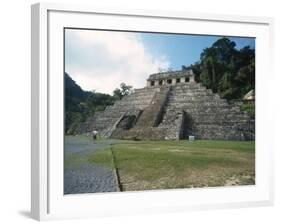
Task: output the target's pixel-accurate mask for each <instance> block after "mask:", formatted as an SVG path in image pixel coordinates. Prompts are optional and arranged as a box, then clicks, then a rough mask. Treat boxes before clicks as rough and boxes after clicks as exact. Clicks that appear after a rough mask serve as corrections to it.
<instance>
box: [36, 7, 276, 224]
mask: <svg viewBox="0 0 281 224" xmlns="http://www.w3.org/2000/svg"><path fill="white" fill-rule="evenodd" d="M31 8H32V10H31V13H32V21H31V24H32V35H31V36H32V40H31V42H32V149H31V154H32V164H31V177H32V183H31V192H32V195H31V196H32V197H31V214H32V217H33V218H34V219H37V220H50V219H65V218H81V217H99V216H114V215H126V214H141V213H155V212H174V211H186V210H194V209H209V208H229V207H248V206H264V205H271V204H272V203H273V152H272V149H273V147H272V146H271V144H272V143H271V141H270V132H268V131H264V130H267V128H269V124H270V122H271V120H270V108H268V107H266V105H267V102H268V98H269V97H270V96H269V95H268V90H269V88H270V86H271V81H270V74H272V70H271V67H272V65H271V61H272V57H273V54H272V50H273V24H274V21H273V19H271V18H262V17H248V16H233V15H215V14H203V13H191V12H166V11H146V10H130V11H128V10H122V9H97V8H95V7H91V6H76V5H62V4H49V3H38V4H35V5H32V7H31ZM64 27H83V28H99V29H113V30H136V31H161V32H170V33H173V32H179V31H181V33H192V34H210V35H212V34H213V35H214V34H217V35H232V36H251V37H255V38H256V99H257V101H256V102H257V103H256V185H255V186H239V187H219V188H203V189H179V190H164V191H162V190H159V191H145V192H122V193H120V192H118V193H96V194H83V195H68V196H64V195H63V188H62V186H63V185H62V184H63V169H62V167H63V159H62V158H63V131H62V130H63V129H62V128H63V119H64V118H63V113H62V111H63V108H62V107H63V98H62V96H63V94H62V93H63V66H64V65H63V63H62V62H63V32H62V30H63V28H64ZM60 74H61V75H60ZM263 74H267V75H268V76H265V75H263ZM268 77H269V78H268Z"/></svg>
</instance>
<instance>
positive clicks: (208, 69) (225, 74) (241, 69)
mask: <svg viewBox="0 0 281 224" xmlns="http://www.w3.org/2000/svg"><path fill="white" fill-rule="evenodd" d="M235 46H236V44H235V42H233V41H231V40H229V39H228V38H221V39H219V40H217V41H216V42H215V43H213V45H212V46H211V47H208V48H205V49H204V50H203V52H202V53H201V56H200V61H198V62H196V63H195V64H193V65H190V66H188V67H186V66H183V67H182V68H183V69H192V70H193V72H194V74H195V80H196V81H198V82H201V83H203V85H205V86H206V87H207V88H210V89H212V90H213V92H218V93H219V94H220V95H221V96H222V97H223V98H225V99H227V100H231V99H242V98H243V96H244V95H245V94H246V93H247V92H249V91H250V90H252V89H253V90H254V89H255V50H254V49H251V48H250V47H249V46H245V47H243V48H241V49H240V50H238V49H237V48H236V47H235Z"/></svg>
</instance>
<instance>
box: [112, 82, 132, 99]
mask: <svg viewBox="0 0 281 224" xmlns="http://www.w3.org/2000/svg"><path fill="white" fill-rule="evenodd" d="M132 89H133V87H132V86H128V85H126V84H125V83H123V82H122V83H121V84H120V89H118V88H116V89H115V90H114V91H113V96H114V97H115V98H116V99H118V100H121V99H122V98H123V97H124V96H127V95H129V94H130V93H131V92H132Z"/></svg>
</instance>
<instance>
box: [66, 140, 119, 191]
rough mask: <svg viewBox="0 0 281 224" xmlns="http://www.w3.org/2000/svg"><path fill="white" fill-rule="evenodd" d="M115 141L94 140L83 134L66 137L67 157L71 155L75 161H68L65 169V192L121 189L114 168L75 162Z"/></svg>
mask: <svg viewBox="0 0 281 224" xmlns="http://www.w3.org/2000/svg"><path fill="white" fill-rule="evenodd" d="M113 142H115V141H114V140H102V141H101V140H99V141H96V142H94V141H92V140H91V139H87V138H84V137H81V136H77V137H76V136H67V137H66V138H65V149H64V150H65V152H64V153H65V158H68V157H67V156H68V155H71V156H72V158H74V161H71V163H68V166H67V167H66V168H65V169H64V194H78V193H95V192H116V191H119V188H118V182H117V177H116V173H115V170H114V169H112V168H106V167H101V166H98V165H95V164H93V163H87V162H83V163H82V164H80V163H75V161H78V160H79V159H80V158H81V157H82V156H85V155H86V154H88V153H95V152H96V151H98V150H102V149H105V148H106V147H108V146H109V145H110V144H111V143H113ZM65 162H66V161H65ZM69 164H70V165H69ZM71 164H73V165H71ZM77 164H78V165H77Z"/></svg>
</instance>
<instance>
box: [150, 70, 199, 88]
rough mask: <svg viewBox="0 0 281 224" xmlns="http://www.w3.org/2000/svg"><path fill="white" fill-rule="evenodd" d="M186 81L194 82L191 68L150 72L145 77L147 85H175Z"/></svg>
mask: <svg viewBox="0 0 281 224" xmlns="http://www.w3.org/2000/svg"><path fill="white" fill-rule="evenodd" d="M187 82H194V74H193V71H192V70H191V69H190V70H183V71H182V70H181V71H171V72H161V73H155V74H151V75H150V76H149V78H148V79H147V86H148V87H150V86H164V85H176V84H178V83H187Z"/></svg>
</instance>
